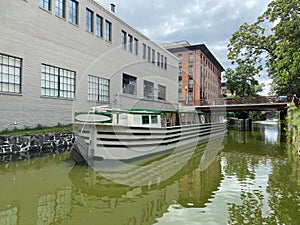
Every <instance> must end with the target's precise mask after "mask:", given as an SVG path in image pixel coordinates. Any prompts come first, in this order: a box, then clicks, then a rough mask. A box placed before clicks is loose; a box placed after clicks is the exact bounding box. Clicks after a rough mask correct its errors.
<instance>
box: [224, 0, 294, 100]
mask: <svg viewBox="0 0 300 225" xmlns="http://www.w3.org/2000/svg"><path fill="white" fill-rule="evenodd" d="M299 14H300V2H299V0H290V1H286V0H274V1H272V2H271V3H270V4H269V5H268V8H267V10H266V11H265V12H264V13H263V15H261V16H260V17H259V18H258V19H257V21H256V22H255V23H254V24H246V23H245V24H243V25H242V26H241V27H240V28H239V30H238V31H236V32H235V33H234V34H233V35H232V37H231V39H230V43H229V45H228V50H229V53H228V58H229V59H230V60H232V62H233V63H237V64H246V65H252V66H253V67H255V69H256V70H257V71H259V70H261V69H262V63H263V62H264V63H265V65H266V68H267V72H268V74H269V76H270V77H271V78H272V79H273V82H272V91H273V93H275V94H297V95H298V96H300V88H299V87H300V17H299Z"/></svg>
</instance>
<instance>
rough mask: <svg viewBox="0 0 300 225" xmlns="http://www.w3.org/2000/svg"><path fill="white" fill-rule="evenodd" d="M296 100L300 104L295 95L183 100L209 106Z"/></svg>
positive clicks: (187, 104)
mask: <svg viewBox="0 0 300 225" xmlns="http://www.w3.org/2000/svg"><path fill="white" fill-rule="evenodd" d="M285 102H288V103H290V102H294V103H295V105H296V106H297V107H299V106H300V99H299V98H298V97H297V96H296V95H294V96H278V97H277V96H256V97H236V98H212V99H205V100H199V101H196V102H194V101H181V102H180V104H181V105H184V106H192V105H197V106H207V105H238V104H260V103H261V104H262V103H285Z"/></svg>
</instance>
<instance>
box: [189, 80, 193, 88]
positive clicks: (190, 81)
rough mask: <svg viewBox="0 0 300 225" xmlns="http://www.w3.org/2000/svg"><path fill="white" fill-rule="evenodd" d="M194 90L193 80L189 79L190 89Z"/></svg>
mask: <svg viewBox="0 0 300 225" xmlns="http://www.w3.org/2000/svg"><path fill="white" fill-rule="evenodd" d="M192 88H193V78H189V89H192Z"/></svg>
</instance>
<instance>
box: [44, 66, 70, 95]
mask: <svg viewBox="0 0 300 225" xmlns="http://www.w3.org/2000/svg"><path fill="white" fill-rule="evenodd" d="M41 95H42V96H50V97H60V98H74V97H75V72H74V71H71V70H67V69H63V68H59V67H55V66H49V65H46V64H42V70H41Z"/></svg>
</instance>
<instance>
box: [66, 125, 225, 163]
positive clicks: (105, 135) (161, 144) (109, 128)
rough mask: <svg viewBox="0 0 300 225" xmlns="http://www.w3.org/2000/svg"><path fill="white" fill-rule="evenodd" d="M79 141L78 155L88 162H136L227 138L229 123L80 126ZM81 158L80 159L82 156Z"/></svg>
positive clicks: (78, 128) (76, 158) (76, 159)
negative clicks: (215, 139) (171, 125)
mask: <svg viewBox="0 0 300 225" xmlns="http://www.w3.org/2000/svg"><path fill="white" fill-rule="evenodd" d="M76 127H77V130H78V140H77V144H76V149H75V150H74V151H77V152H76V153H73V154H71V155H73V158H74V160H75V161H80V160H79V159H78V157H74V154H79V155H80V156H81V158H82V160H84V161H88V160H103V159H105V160H124V161H127V160H135V159H139V158H144V157H151V156H159V155H160V154H163V153H166V152H170V151H174V150H180V149H182V148H186V147H193V146H196V145H197V144H198V143H200V142H204V141H209V139H210V138H215V137H218V136H221V135H224V133H225V131H226V123H213V124H194V125H184V126H173V127H161V128H158V127H157V128H153V127H134V126H121V125H106V124H96V123H95V124H92V123H89V124H86V123H77V124H76ZM79 158H80V157H79Z"/></svg>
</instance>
